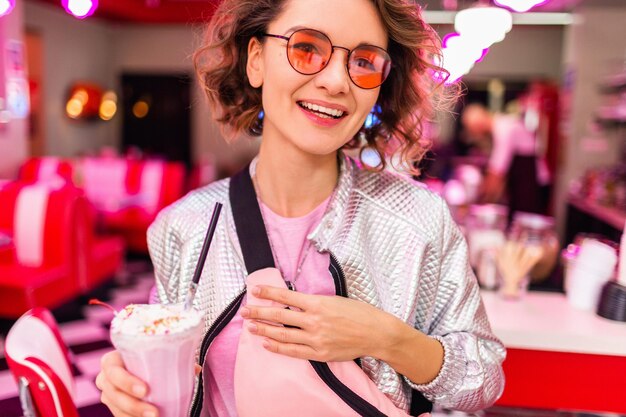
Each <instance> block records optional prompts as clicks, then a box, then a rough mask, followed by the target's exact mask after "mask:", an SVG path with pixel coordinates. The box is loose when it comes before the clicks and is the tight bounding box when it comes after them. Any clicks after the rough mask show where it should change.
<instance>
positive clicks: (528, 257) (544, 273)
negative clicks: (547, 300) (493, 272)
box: [498, 212, 559, 298]
mask: <svg viewBox="0 0 626 417" xmlns="http://www.w3.org/2000/svg"><path fill="white" fill-rule="evenodd" d="M558 254H559V240H558V237H557V233H556V230H555V227H554V218H553V217H548V216H542V215H540V214H534V213H525V212H517V213H515V214H514V215H513V222H512V223H511V227H510V228H509V232H508V234H507V242H506V243H505V245H504V247H503V248H502V250H501V251H500V252H499V255H498V256H499V259H498V266H499V271H500V274H501V276H502V278H503V282H502V285H501V288H500V290H501V293H502V294H503V295H504V296H505V297H507V298H518V297H520V296H521V295H523V294H524V292H525V291H526V289H527V287H528V284H529V283H530V282H541V281H543V280H544V279H546V278H548V277H549V276H550V274H551V273H552V270H553V269H554V267H555V266H556V263H557V261H558Z"/></svg>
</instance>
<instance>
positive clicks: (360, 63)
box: [354, 58, 376, 71]
mask: <svg viewBox="0 0 626 417" xmlns="http://www.w3.org/2000/svg"><path fill="white" fill-rule="evenodd" d="M354 65H356V66H357V67H359V68H365V69H369V70H372V71H375V70H376V67H375V66H374V63H373V62H372V61H370V60H368V59H365V58H357V59H355V60H354Z"/></svg>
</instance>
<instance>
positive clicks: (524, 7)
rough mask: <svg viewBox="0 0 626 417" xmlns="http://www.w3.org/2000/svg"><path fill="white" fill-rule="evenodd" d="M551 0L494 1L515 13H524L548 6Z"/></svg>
mask: <svg viewBox="0 0 626 417" xmlns="http://www.w3.org/2000/svg"><path fill="white" fill-rule="evenodd" d="M549 1H550V0H494V3H496V4H497V5H498V6H502V7H506V8H507V9H511V10H513V11H514V12H518V13H524V12H527V11H529V10H530V9H532V8H533V7H537V6H540V5H542V4H546V3H547V2H549Z"/></svg>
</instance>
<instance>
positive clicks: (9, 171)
mask: <svg viewBox="0 0 626 417" xmlns="http://www.w3.org/2000/svg"><path fill="white" fill-rule="evenodd" d="M22 14H23V10H22V5H21V2H17V5H16V6H15V8H14V9H13V11H12V12H11V14H10V15H8V16H4V17H2V18H0V45H1V46H2V49H1V50H0V54H1V56H0V97H1V98H2V99H3V100H5V101H4V106H6V82H7V75H8V74H7V69H6V64H5V62H4V60H5V59H6V55H5V50H4V47H5V45H6V43H7V41H12V40H13V41H19V42H22V41H23V33H24V29H23V18H22ZM23 59H24V62H23V64H24V65H26V62H25V61H26V51H24V54H23ZM27 120H28V119H14V118H11V119H10V120H9V122H8V123H1V124H0V179H11V178H14V177H15V175H16V174H17V170H18V168H19V166H20V164H21V163H22V161H23V160H24V158H26V155H27V153H28V143H27V141H28V138H27V129H28V121H27Z"/></svg>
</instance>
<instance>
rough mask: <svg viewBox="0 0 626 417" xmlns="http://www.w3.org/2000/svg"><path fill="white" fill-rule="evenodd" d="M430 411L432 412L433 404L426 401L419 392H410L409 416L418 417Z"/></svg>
mask: <svg viewBox="0 0 626 417" xmlns="http://www.w3.org/2000/svg"><path fill="white" fill-rule="evenodd" d="M431 411H433V403H431V402H430V401H428V400H427V399H426V397H424V395H423V394H422V393H421V392H419V391H417V390H411V408H410V410H409V414H411V415H412V416H419V415H421V414H423V413H430V412H431Z"/></svg>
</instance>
